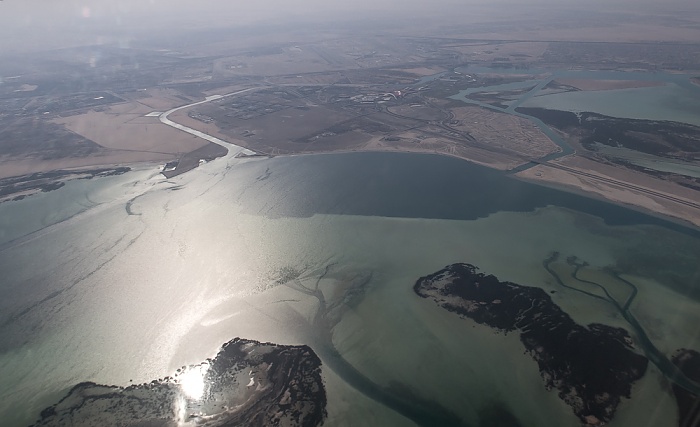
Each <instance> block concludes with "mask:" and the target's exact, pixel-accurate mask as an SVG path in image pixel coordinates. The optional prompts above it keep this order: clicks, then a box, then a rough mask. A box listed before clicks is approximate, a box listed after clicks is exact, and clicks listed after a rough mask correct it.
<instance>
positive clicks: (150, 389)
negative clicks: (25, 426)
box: [35, 338, 326, 427]
mask: <svg viewBox="0 0 700 427" xmlns="http://www.w3.org/2000/svg"><path fill="white" fill-rule="evenodd" d="M325 418H326V392H325V388H324V386H323V381H322V379H321V360H320V359H319V358H318V356H316V354H315V353H314V352H313V351H312V350H311V348H309V347H308V346H305V345H302V346H282V345H276V344H270V343H260V342H257V341H252V340H245V339H240V338H236V339H233V340H231V341H229V342H227V343H226V344H224V345H223V347H222V348H221V350H220V351H219V353H218V354H217V355H216V357H214V358H213V359H207V360H206V361H205V362H203V363H201V364H199V365H193V366H188V367H183V368H182V369H178V371H177V373H176V374H175V375H174V377H167V378H163V379H158V380H154V381H152V382H150V383H146V384H140V385H132V386H129V387H126V388H124V387H117V386H108V385H99V384H95V383H90V382H86V383H81V384H78V385H76V386H75V387H73V388H72V389H71V390H70V392H68V395H67V396H65V397H64V398H63V399H61V400H60V401H59V402H58V403H56V404H55V405H53V406H50V407H48V408H46V409H44V410H43V411H42V412H41V418H40V419H39V420H38V421H37V422H36V424H35V426H59V425H60V426H63V425H71V426H117V425H119V426H136V425H138V426H151V427H155V426H173V425H181V424H182V423H185V422H187V423H192V425H198V426H280V425H284V426H298V427H314V426H318V425H321V424H322V423H323V421H324V419H325ZM188 425H189V424H188Z"/></svg>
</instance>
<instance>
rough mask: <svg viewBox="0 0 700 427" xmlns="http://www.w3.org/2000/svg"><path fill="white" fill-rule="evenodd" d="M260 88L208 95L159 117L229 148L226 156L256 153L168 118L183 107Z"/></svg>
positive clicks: (180, 128)
mask: <svg viewBox="0 0 700 427" xmlns="http://www.w3.org/2000/svg"><path fill="white" fill-rule="evenodd" d="M259 89H261V88H260V87H251V88H248V89H243V90H239V91H237V92H232V93H228V94H226V95H212V96H207V97H206V98H205V99H204V101H198V102H193V103H192V104H187V105H183V106H180V107H176V108H173V109H172V110H168V111H166V112H165V113H163V114H161V115H160V116H159V119H160V122H161V123H163V124H166V125H168V126H172V127H174V128H175V129H179V130H181V131H183V132H187V133H189V134H191V135H194V136H197V137H200V138H202V139H205V140H207V141H210V142H213V143H214V144H218V145H220V146H222V147H224V148H226V149H227V150H228V154H226V156H224V158H229V157H235V156H237V155H238V154H241V153H243V154H247V155H251V154H255V152H254V151H252V150H249V149H247V148H244V147H241V146H238V145H236V144H232V143H230V142H226V141H224V140H223V139H219V138H217V137H215V136H211V135H208V134H206V133H204V132H200V131H198V130H196V129H192V128H190V127H187V126H184V125H181V124H180V123H175V122H174V121H172V120H170V119H169V118H168V115H170V114H172V113H174V112H176V111H179V110H183V109H185V108H190V107H194V106H195V105H200V104H204V103H207V102H211V101H216V100H217V99H221V98H226V97H229V96H234V95H239V94H241V93H245V92H252V91H255V90H259Z"/></svg>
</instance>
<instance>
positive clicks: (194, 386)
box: [178, 365, 209, 400]
mask: <svg viewBox="0 0 700 427" xmlns="http://www.w3.org/2000/svg"><path fill="white" fill-rule="evenodd" d="M208 370H209V366H207V365H201V366H195V367H192V368H191V369H189V370H188V371H187V372H185V373H183V374H182V375H181V376H180V377H179V378H178V382H179V383H180V388H181V389H182V392H183V393H184V394H185V396H187V398H189V399H194V400H199V399H201V398H202V396H204V391H205V389H206V386H207V384H206V381H205V377H206V375H207V371H208Z"/></svg>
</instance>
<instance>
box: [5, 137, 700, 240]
mask: <svg viewBox="0 0 700 427" xmlns="http://www.w3.org/2000/svg"><path fill="white" fill-rule="evenodd" d="M232 145H234V146H235V148H239V150H238V152H237V154H234V155H231V154H230V152H231V151H234V150H229V153H227V154H226V155H223V156H221V157H217V158H215V159H213V160H211V161H217V160H219V159H227V158H229V157H230V158H239V159H248V158H255V159H263V158H267V159H271V158H275V157H297V156H318V155H329V154H330V155H333V154H352V153H400V154H407V155H436V156H445V157H450V158H454V159H458V160H462V161H466V162H469V163H472V164H475V165H478V166H481V167H485V168H489V169H493V170H496V171H500V172H502V173H504V174H508V172H509V171H510V170H511V169H508V168H507V167H503V166H504V165H500V166H502V167H496V166H495V165H494V164H488V163H485V162H479V161H477V160H474V159H471V158H468V157H464V156H460V155H458V154H452V153H443V152H438V151H431V150H411V149H406V148H404V147H402V148H401V149H392V148H388V147H374V148H357V149H350V150H327V151H314V152H298V153H284V154H267V153H264V152H257V151H256V152H255V154H253V155H242V156H241V155H239V154H241V152H240V151H241V150H240V148H241V146H238V145H235V144H232ZM243 148H244V149H245V150H246V151H247V150H250V149H249V148H247V147H243ZM227 149H228V147H227ZM250 151H253V150H250ZM526 163H527V162H526V161H522V162H521V164H526ZM161 165H162V162H152V161H145V162H137V163H121V164H113V165H104V166H103V167H102V166H96V167H84V168H83V167H81V168H65V169H56V170H54V171H53V172H56V171H66V173H67V174H68V173H74V174H75V175H81V174H85V173H90V172H91V171H95V170H98V169H110V168H111V169H117V168H120V167H129V168H131V169H132V170H133V169H134V168H138V167H139V166H143V167H146V168H150V167H155V166H161ZM197 166H199V165H197ZM541 166H544V167H546V166H547V165H546V164H543V165H541ZM193 169H196V167H195V168H192V169H188V170H187V171H185V172H182V173H187V172H189V171H191V170H193ZM549 169H551V168H549ZM160 173H161V174H162V170H161V171H160ZM163 175H164V176H163V177H164V179H166V180H167V179H169V178H172V177H173V176H177V175H178V174H174V175H172V176H168V175H165V174H163ZM508 175H509V176H510V177H512V178H514V179H517V180H520V181H522V182H527V183H531V184H535V185H539V186H543V187H546V188H551V189H554V190H559V191H564V192H568V193H571V194H575V195H578V196H582V197H586V198H590V199H593V200H598V201H603V202H606V203H611V204H613V205H617V206H621V207H624V208H628V209H631V210H634V211H637V212H640V213H643V214H646V215H649V216H652V217H654V218H657V219H661V220H664V221H668V222H670V223H673V224H675V225H678V226H681V227H683V228H687V229H688V230H692V231H693V232H700V218H698V219H697V220H696V221H697V222H694V221H693V220H692V219H690V218H688V217H687V216H682V215H675V216H674V215H671V214H666V213H664V212H661V211H657V210H654V209H651V208H650V207H649V206H645V205H644V204H643V203H632V202H630V201H625V200H623V199H621V198H619V197H618V198H615V197H610V198H609V197H605V196H604V195H603V194H601V193H599V192H595V191H588V190H587V189H585V188H583V187H582V186H580V185H574V184H567V183H562V182H561V181H557V182H554V181H551V180H547V179H543V178H539V179H538V178H537V177H530V176H523V175H522V174H521V173H518V174H508ZM567 175H569V176H571V177H573V178H576V177H575V175H573V174H567ZM31 176H32V174H27V175H21V176H19V177H10V178H9V179H12V178H20V177H31ZM79 178H80V177H79V176H75V177H73V178H68V179H57V180H55V181H53V182H67V181H71V180H73V179H79ZM7 179H8V178H4V179H3V180H7ZM3 180H0V184H2V181H3ZM598 188H600V187H598ZM608 188H609V186H608ZM38 192H39V190H37V191H36V192H35V193H32V194H36V193H38ZM32 194H29V195H27V196H26V197H29V196H31V195H32ZM608 194H609V193H608ZM13 195H14V196H21V194H19V192H17V193H14V194H8V195H7V196H6V197H4V198H3V199H0V203H4V202H7V201H12V196H13Z"/></svg>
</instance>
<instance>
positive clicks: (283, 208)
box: [0, 153, 700, 426]
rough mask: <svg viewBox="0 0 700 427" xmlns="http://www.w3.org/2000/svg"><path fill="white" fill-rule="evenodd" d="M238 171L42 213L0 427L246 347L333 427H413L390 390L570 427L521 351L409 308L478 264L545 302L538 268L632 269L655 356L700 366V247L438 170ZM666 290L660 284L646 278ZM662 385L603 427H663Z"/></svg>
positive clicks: (612, 212) (108, 193) (6, 364)
mask: <svg viewBox="0 0 700 427" xmlns="http://www.w3.org/2000/svg"><path fill="white" fill-rule="evenodd" d="M230 162H231V163H230V164H229V165H224V164H221V163H217V162H216V161H215V162H212V163H209V164H206V165H203V166H202V167H201V168H199V169H197V170H195V171H192V172H190V173H188V174H185V175H182V176H180V177H177V178H174V179H172V180H165V179H163V178H160V177H158V176H157V175H156V174H149V173H134V174H131V175H129V174H127V175H125V177H127V178H130V179H131V182H125V181H124V180H119V181H114V182H111V183H110V182H107V181H100V180H94V181H91V182H92V183H94V185H95V187H94V188H95V189H96V188H99V189H100V190H99V194H100V198H98V199H97V198H94V197H89V199H90V200H93V201H94V202H95V203H94V204H93V205H90V206H88V207H86V209H84V210H80V211H78V212H75V211H71V210H70V209H67V210H66V209H62V208H61V206H60V205H56V204H55V203H54V204H52V205H51V206H45V207H44V209H46V210H47V211H48V210H49V209H51V208H53V209H54V210H55V212H63V214H62V215H63V216H62V217H61V216H60V215H59V216H55V217H51V220H50V221H48V222H37V221H34V220H32V221H29V222H28V223H27V224H26V227H25V232H24V234H25V235H24V236H23V237H22V236H20V237H18V238H15V239H14V240H12V241H11V242H8V243H6V244H5V245H4V246H3V247H2V249H1V250H0V271H2V272H3V277H4V280H3V281H2V282H1V283H0V291H1V292H2V293H3V296H4V298H3V299H2V300H1V301H0V313H1V316H2V317H1V318H0V343H1V344H0V377H2V378H3V379H4V381H3V382H2V384H1V385H0V418H1V419H3V420H5V421H7V423H9V425H22V424H26V423H28V422H31V421H32V420H33V419H35V418H36V416H37V414H38V411H39V410H40V409H42V408H43V407H44V406H46V405H47V404H49V403H52V402H54V401H55V400H57V398H58V397H60V396H61V395H62V394H63V393H64V392H65V390H66V389H68V388H70V387H71V386H72V385H74V384H75V383H78V382H81V381H95V382H100V383H107V384H117V385H127V384H130V383H131V382H130V380H133V382H146V381H150V380H151V379H154V378H162V377H164V376H166V375H169V374H171V373H172V372H173V371H174V370H175V369H176V368H178V367H180V366H182V365H184V364H190V363H198V362H200V361H202V360H203V359H205V358H206V357H210V356H212V355H213V354H214V353H215V352H216V350H217V349H218V347H219V346H220V345H221V344H222V343H224V342H226V341H228V340H230V339H231V338H233V337H236V336H240V337H245V338H250V339H256V340H261V341H272V342H278V343H282V344H292V343H307V344H309V345H311V346H312V348H314V349H315V350H316V351H317V352H318V353H319V354H320V355H321V358H322V359H324V366H325V368H324V369H326V373H325V374H324V375H326V378H327V380H328V381H327V386H328V389H329V408H328V411H329V420H328V425H358V426H359V425H397V426H399V425H400V426H403V425H411V422H410V421H409V420H408V419H406V418H405V417H404V416H403V415H402V414H401V413H400V411H399V412H397V410H396V408H392V406H391V396H387V394H386V393H384V392H382V390H385V389H386V387H389V386H391V387H393V388H392V390H404V392H405V391H409V392H410V393H409V394H412V395H414V396H416V399H423V400H428V401H433V402H436V403H438V404H439V405H441V406H442V407H443V409H445V410H448V411H451V412H454V413H456V414H458V415H459V416H460V418H462V419H463V420H464V421H465V422H466V423H467V424H468V425H479V424H478V423H479V414H480V413H482V412H483V409H484V408H486V407H489V405H493V404H494V402H495V403H498V404H499V405H501V407H504V408H507V410H508V411H510V412H511V413H513V414H514V415H515V416H516V417H517V418H518V419H520V420H521V422H522V423H523V424H524V425H541V426H548V425H551V426H568V425H570V426H575V425H578V420H577V419H576V418H575V417H574V416H573V414H572V413H571V411H570V409H569V408H568V407H567V406H566V405H564V404H563V403H562V402H561V400H559V399H558V397H557V396H556V393H555V392H552V391H547V390H545V389H544V387H543V386H542V382H541V379H540V377H539V372H538V370H537V366H536V365H535V364H534V362H533V361H532V359H530V358H529V356H526V355H523V354H522V348H521V347H520V343H519V341H518V339H517V336H515V335H509V336H507V337H504V336H503V335H497V334H494V333H493V331H491V330H490V329H488V328H483V327H476V326H475V325H474V324H472V323H470V322H469V321H468V320H464V319H460V318H459V317H457V316H454V315H453V314H452V313H449V312H446V311H444V310H442V309H440V308H439V307H437V306H434V305H432V304H430V303H429V302H428V301H425V300H422V299H420V298H418V297H416V296H415V295H414V294H413V292H412V289H411V288H412V286H413V284H414V282H415V280H416V279H417V278H418V277H420V276H423V275H426V274H429V273H432V272H434V271H436V270H439V269H440V268H442V267H443V266H445V265H447V264H449V263H453V262H470V263H473V264H475V265H478V266H479V267H480V268H482V269H483V270H484V271H486V272H489V273H493V274H496V275H497V276H498V277H499V278H500V279H502V280H511V281H514V282H518V283H521V284H524V285H530V286H541V287H543V288H545V289H547V290H551V289H554V286H556V285H555V284H554V282H553V281H552V280H551V277H549V276H548V275H547V273H546V271H545V270H544V269H543V268H542V260H543V259H544V258H546V257H547V256H548V254H549V253H550V252H551V251H552V250H557V251H560V252H562V254H564V255H565V256H568V255H576V256H578V257H580V258H581V259H584V260H586V261H588V262H589V263H590V264H591V266H592V268H593V269H600V268H603V267H606V266H611V265H612V266H619V267H621V268H623V267H624V268H625V269H626V270H625V271H626V273H627V274H628V275H630V277H633V278H634V279H633V280H635V283H637V284H638V286H639V287H640V294H639V296H638V298H637V300H635V303H634V305H633V306H632V310H633V311H634V312H635V315H637V317H638V318H639V320H640V322H641V323H642V324H643V326H645V327H646V328H648V332H649V335H650V336H651V337H652V339H653V340H654V341H655V344H656V345H657V346H658V347H659V348H660V349H662V350H663V351H664V352H667V353H669V354H670V353H671V352H672V351H674V350H675V349H676V348H679V347H681V346H690V347H693V348H698V347H700V342H698V328H697V325H698V324H700V303H698V302H697V300H696V299H693V298H689V297H688V296H687V295H688V294H689V293H690V292H691V291H694V290H695V289H694V286H697V282H696V281H694V277H697V275H698V274H699V272H698V266H697V263H696V262H695V261H696V260H697V259H698V256H699V255H700V239H699V238H698V233H697V231H694V230H689V229H685V228H683V227H680V226H677V225H674V224H671V223H668V222H665V221H662V220H660V219H657V218H653V217H649V216H646V215H643V214H641V213H637V212H634V211H630V210H628V209H624V208H621V207H617V206H613V205H610V204H607V203H603V202H599V201H594V200H591V199H586V198H583V197H580V196H576V195H572V194H568V193H563V192H560V191H556V190H552V189H546V188H543V187H538V186H534V185H532V184H527V183H523V182H520V181H517V180H514V179H512V178H509V177H507V176H505V175H503V174H501V173H499V172H496V171H493V170H489V169H486V168H482V167H479V166H474V165H471V164H469V163H466V162H463V161H460V160H456V159H451V158H443V157H438V156H430V155H411V154H389V153H364V154H335V155H319V156H299V157H288V158H276V159H270V160H264V159H258V160H235V159H232V160H230ZM224 166H228V167H224ZM127 181H128V180H127ZM67 187H68V186H67ZM61 191H63V189H60V190H57V191H56V192H55V193H56V194H57V195H61V194H64V195H68V194H70V195H71V198H80V197H86V195H89V194H92V193H91V190H90V188H85V189H84V193H80V194H82V195H80V197H78V196H77V195H76V193H75V192H71V191H73V190H69V192H65V193H61ZM78 193H79V192H78ZM87 198H88V197H86V199H87ZM38 200H40V199H35V202H33V203H31V204H30V203H28V202H29V201H31V198H29V199H26V200H24V201H21V202H15V203H17V204H15V205H12V208H11V209H10V208H9V207H7V208H5V209H6V212H13V215H16V217H15V218H14V219H13V221H15V223H16V222H21V216H22V215H23V208H26V209H32V210H37V209H42V207H41V206H40V203H39V202H38ZM58 200H60V198H59V199H58ZM65 203H67V204H69V205H70V204H71V203H73V202H72V201H71V200H68V199H66V200H65ZM127 205H128V207H129V208H128V209H127ZM44 217H47V216H46V215H45V216H44ZM28 218H29V217H28ZM654 263H656V264H654ZM650 266H652V267H653V268H650ZM663 269H667V270H668V271H669V272H672V273H673V274H672V275H669V274H666V273H664V274H654V271H661V272H663ZM668 277H673V279H674V281H673V283H671V282H666V279H665V278H668ZM316 283H318V286H319V290H320V291H321V293H322V295H323V298H324V299H325V303H326V304H325V306H326V307H327V310H326V311H325V316H324V319H325V320H324V321H323V322H320V323H319V322H317V321H316V320H314V319H316V317H317V316H316V313H317V311H318V309H319V304H318V296H314V295H312V294H309V293H306V292H304V289H305V287H308V288H313V286H315V284H316ZM555 302H556V303H557V304H559V305H560V306H561V307H562V308H563V309H564V310H565V311H567V312H568V313H569V314H570V315H571V316H572V317H573V318H574V319H575V320H577V321H578V322H580V323H589V322H603V323H607V324H612V325H618V326H623V327H624V326H625V323H624V320H623V319H621V318H620V317H619V316H617V315H616V314H615V311H614V310H612V309H611V308H610V307H607V306H606V305H604V304H601V303H599V302H598V301H595V300H588V299H585V298H581V297H580V296H579V295H576V294H574V293H568V292H566V291H565V290H559V292H557V294H555ZM337 357H340V358H342V359H343V360H344V361H345V362H347V364H349V365H343V364H342V363H337V362H334V361H333V358H337ZM348 366H350V367H352V369H349V368H348ZM663 381H665V380H664V379H663V377H662V376H661V375H660V373H659V372H658V371H655V370H654V368H653V367H650V370H649V373H648V375H647V377H645V379H644V380H643V381H640V383H639V384H638V385H636V386H635V390H634V392H633V398H632V400H630V401H629V402H626V403H625V404H624V405H623V406H621V407H620V409H619V414H618V420H616V421H614V422H613V423H612V424H611V425H619V426H623V425H641V426H644V425H649V426H651V425H654V426H658V425H670V424H667V422H668V420H669V419H671V418H672V417H673V416H674V414H675V406H674V402H673V400H671V399H670V397H669V395H668V392H666V391H665V390H663V389H662V388H661V387H659V383H663ZM377 390H379V392H378V391H377ZM382 393H384V394H382ZM523 396H527V397H528V398H527V399H523ZM465 402H466V403H465ZM349 408H351V409H349Z"/></svg>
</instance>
